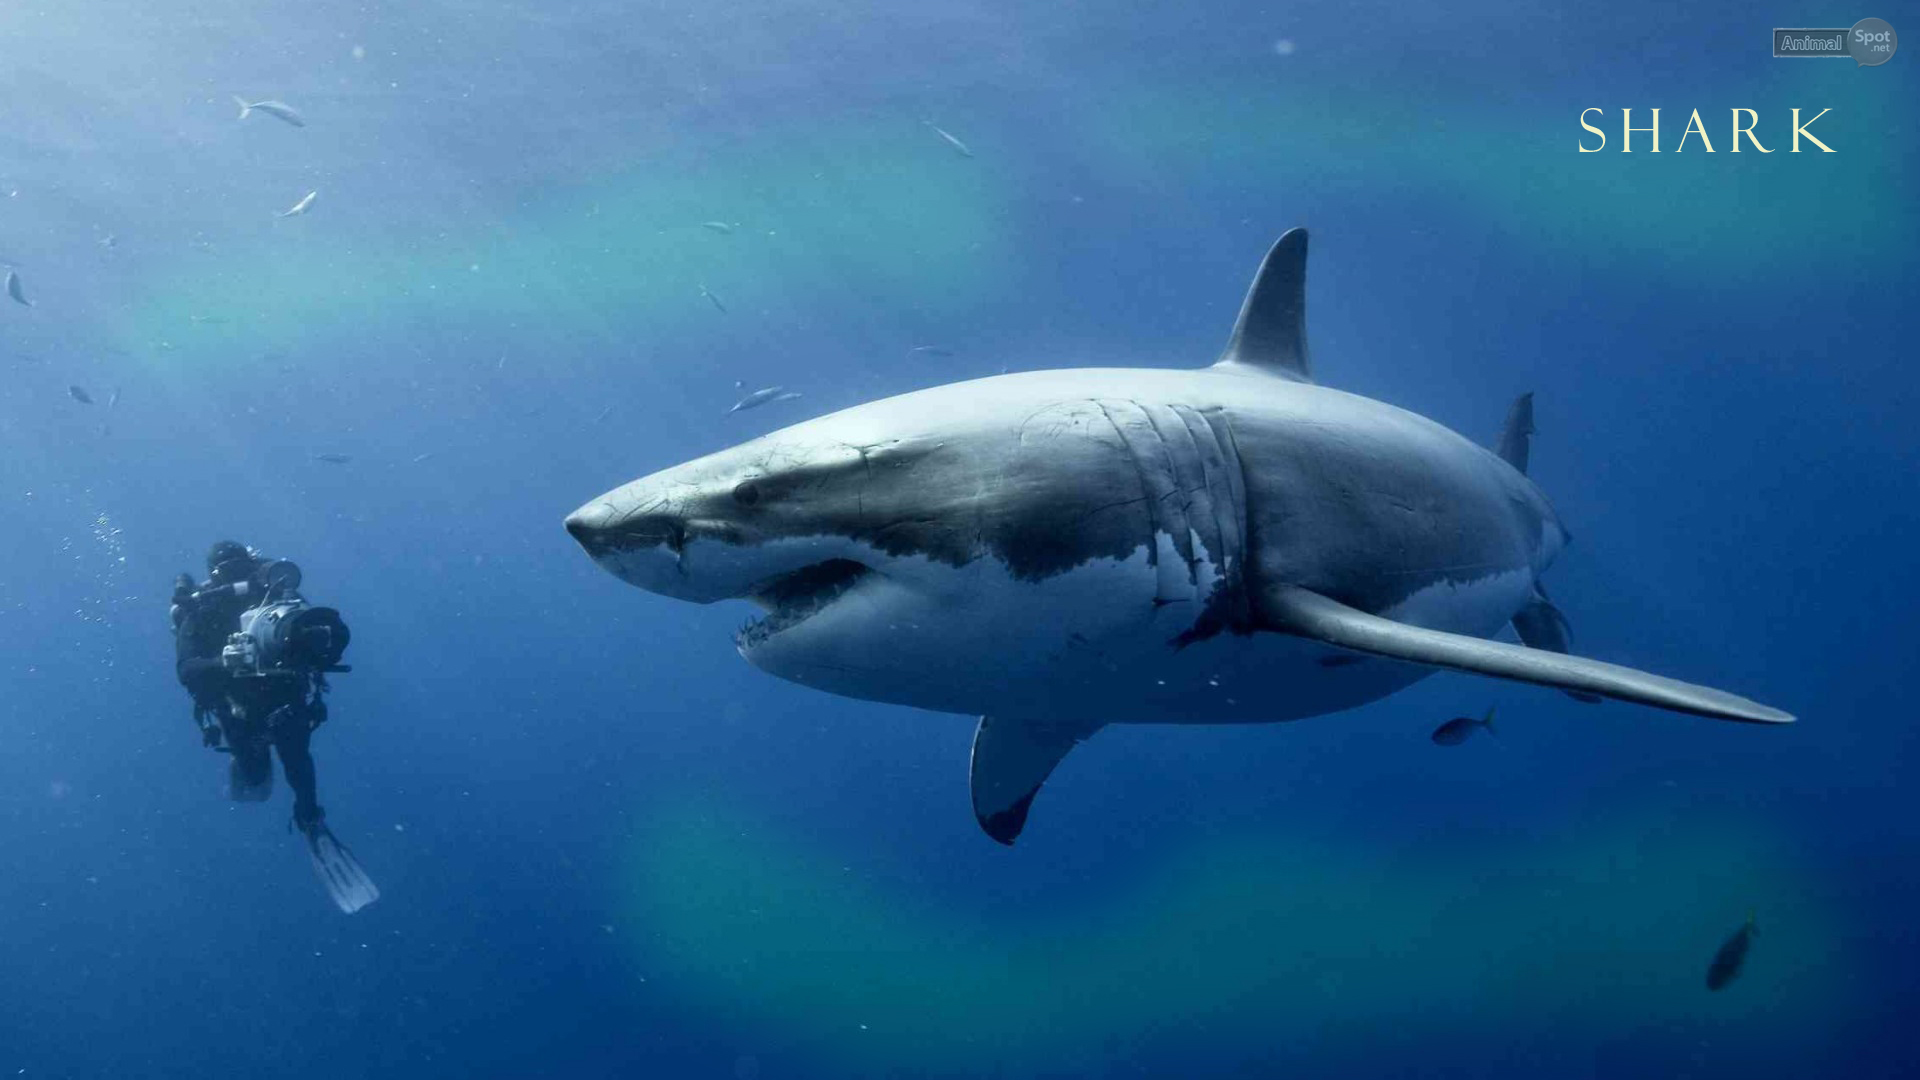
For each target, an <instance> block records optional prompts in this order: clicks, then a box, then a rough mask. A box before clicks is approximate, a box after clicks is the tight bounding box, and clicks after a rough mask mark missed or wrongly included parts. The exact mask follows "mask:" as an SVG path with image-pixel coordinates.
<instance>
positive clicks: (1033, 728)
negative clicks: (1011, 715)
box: [973, 716, 1100, 845]
mask: <svg viewBox="0 0 1920 1080" xmlns="http://www.w3.org/2000/svg"><path fill="white" fill-rule="evenodd" d="M1099 727H1100V725H1098V724H1073V723H1057V722H1056V723H1047V722H1042V721H1032V720H1008V719H1002V718H1000V717H994V716H983V717H981V718H980V726H979V728H977V729H975V731H974V733H973V816H974V818H975V820H977V821H979V822H980V828H981V829H983V830H985V831H986V834H987V835H988V836H991V837H993V838H994V839H995V840H998V841H1000V842H1001V843H1003V844H1009V845H1010V844H1012V843H1013V840H1014V837H1017V836H1019V835H1020V830H1021V829H1023V828H1025V827H1026V825H1027V810H1028V809H1029V808H1031V807H1032V806H1033V797H1034V796H1035V795H1038V794H1040V785H1041V784H1044V783H1046V782H1047V777H1048V776H1051V775H1052V774H1053V769H1054V766H1056V765H1058V764H1060V759H1061V758H1064V757H1066V756H1067V751H1069V750H1072V749H1073V748H1074V747H1075V746H1078V745H1079V744H1080V742H1081V740H1083V739H1085V738H1086V737H1087V736H1089V735H1091V734H1093V733H1094V732H1095V731H1097V730H1099Z"/></svg>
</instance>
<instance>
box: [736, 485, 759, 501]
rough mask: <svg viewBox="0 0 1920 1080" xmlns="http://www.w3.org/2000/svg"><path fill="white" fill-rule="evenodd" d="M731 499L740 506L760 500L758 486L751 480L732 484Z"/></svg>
mask: <svg viewBox="0 0 1920 1080" xmlns="http://www.w3.org/2000/svg"><path fill="white" fill-rule="evenodd" d="M733 501H734V502H737V503H739V504H740V505H741V506H752V505H753V504H755V503H757V502H759V501H760V486H759V485H758V484H755V483H754V482H753V481H751V480H742V481H740V482H739V483H738V484H735V485H734V486H733Z"/></svg>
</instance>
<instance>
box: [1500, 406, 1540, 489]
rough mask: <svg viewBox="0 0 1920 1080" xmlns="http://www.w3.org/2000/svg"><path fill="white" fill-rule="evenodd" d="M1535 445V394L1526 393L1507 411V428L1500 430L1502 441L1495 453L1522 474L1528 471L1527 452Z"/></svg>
mask: <svg viewBox="0 0 1920 1080" xmlns="http://www.w3.org/2000/svg"><path fill="white" fill-rule="evenodd" d="M1532 445H1533V394H1532V393H1525V394H1521V395H1520V396H1519V397H1517V398H1515V399H1514V400H1513V407H1512V408H1511V409H1508V410H1507V426H1506V427H1504V428H1501V429H1500V441H1499V442H1497V443H1495V444H1494V446H1493V452H1494V453H1496V454H1499V455H1500V456H1501V457H1502V458H1504V459H1505V460H1506V463H1507V464H1509V465H1511V466H1513V467H1514V468H1515V469H1517V470H1519V471H1520V472H1522V473H1525V472H1526V471H1527V450H1528V448H1529V447H1531V446H1532Z"/></svg>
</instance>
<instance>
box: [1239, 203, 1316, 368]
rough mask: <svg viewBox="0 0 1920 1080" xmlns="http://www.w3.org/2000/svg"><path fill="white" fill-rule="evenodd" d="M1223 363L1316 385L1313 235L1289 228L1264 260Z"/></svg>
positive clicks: (1305, 231) (1303, 230) (1241, 308)
mask: <svg viewBox="0 0 1920 1080" xmlns="http://www.w3.org/2000/svg"><path fill="white" fill-rule="evenodd" d="M1219 363H1220V364H1222V365H1233V366H1237V367H1242V368H1252V369H1255V370H1257V371H1263V372H1266V373H1267V374H1270V375H1279V376H1281V377H1282V378H1287V379H1294V380H1296V381H1299V382H1312V381H1313V374H1312V372H1310V371H1309V370H1308V368H1307V230H1305V229H1288V230H1287V231H1286V234H1285V235H1283V236H1281V237H1280V239H1279V240H1278V241H1276V242H1275V243H1274V245H1273V249H1272V250H1270V251H1268V252H1267V257H1266V258H1265V259H1263V260H1261V263H1260V272H1259V273H1257V274H1255V275H1254V276H1253V287H1252V288H1250V289H1248V290H1247V299H1246V302H1245V303H1243V304H1241V305H1240V319H1239V321H1238V322H1235V323H1234V324H1233V337H1232V338H1230V339H1228V341H1227V351H1226V352H1223V353H1221V354H1220V360H1219Z"/></svg>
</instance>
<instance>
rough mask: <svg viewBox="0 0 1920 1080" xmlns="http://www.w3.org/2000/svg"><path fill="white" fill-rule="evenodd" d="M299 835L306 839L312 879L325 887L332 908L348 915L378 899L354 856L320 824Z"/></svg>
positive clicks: (310, 826) (376, 893)
mask: <svg viewBox="0 0 1920 1080" xmlns="http://www.w3.org/2000/svg"><path fill="white" fill-rule="evenodd" d="M301 831H302V832H304V833H305V834H306V837H307V851H308V853H309V854H311V855H312V856H313V872H314V875H315V876H317V877H318V878H319V879H320V884H322V885H325V886H326V887H327V896H328V897H329V898H330V899H332V900H333V905H334V906H335V907H337V908H339V909H340V910H341V912H343V913H344V914H347V915H351V914H353V913H354V912H356V911H359V910H360V909H361V908H363V907H366V906H367V905H368V904H371V903H373V902H374V901H375V900H378V899H380V890H379V888H378V887H377V886H375V885H374V883H373V879H372V878H370V877H368V876H367V872H366V871H365V870H362V869H360V863H359V862H358V861H357V860H355V859H354V857H353V852H351V851H348V850H347V845H345V844H343V843H341V842H340V840H339V838H338V837H336V836H334V835H333V830H332V829H329V828H327V826H326V825H325V824H324V823H322V822H314V823H313V824H312V825H309V826H307V827H306V828H304V829H303V830H301Z"/></svg>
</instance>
